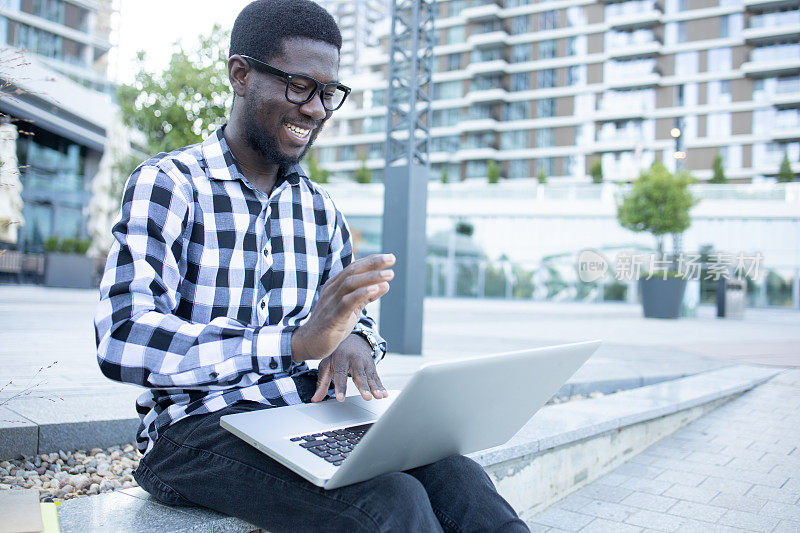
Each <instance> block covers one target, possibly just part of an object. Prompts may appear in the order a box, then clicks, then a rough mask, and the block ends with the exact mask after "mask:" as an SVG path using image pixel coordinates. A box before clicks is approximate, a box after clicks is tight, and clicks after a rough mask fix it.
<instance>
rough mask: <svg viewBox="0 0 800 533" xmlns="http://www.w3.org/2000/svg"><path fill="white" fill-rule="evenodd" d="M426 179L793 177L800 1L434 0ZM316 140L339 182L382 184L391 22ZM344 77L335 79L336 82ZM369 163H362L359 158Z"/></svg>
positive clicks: (798, 145)
mask: <svg viewBox="0 0 800 533" xmlns="http://www.w3.org/2000/svg"><path fill="white" fill-rule="evenodd" d="M436 9H437V19H436V23H435V28H436V32H437V46H436V47H435V50H434V52H435V66H434V72H435V74H434V76H433V81H434V84H433V85H434V86H433V98H434V101H433V115H432V123H431V132H432V150H431V155H430V158H431V164H432V170H433V172H432V179H439V178H440V176H441V174H442V173H443V172H446V174H447V179H448V181H456V180H464V179H472V178H476V179H477V178H485V177H486V175H487V165H488V162H489V161H490V160H494V161H496V162H497V163H498V165H499V166H500V168H501V174H502V176H503V177H505V178H510V179H515V178H530V177H535V176H537V175H538V174H539V173H543V174H545V175H546V177H547V178H548V179H549V180H560V181H588V180H589V177H588V173H589V169H590V167H591V165H592V164H593V162H594V161H595V160H600V161H601V162H602V169H603V174H604V178H605V180H607V181H625V180H630V179H633V178H635V177H636V176H637V175H638V172H639V169H640V168H645V167H647V166H649V165H650V164H652V162H653V161H655V160H657V159H658V160H662V161H664V162H665V164H667V166H668V167H671V168H673V169H674V168H676V164H677V163H678V161H677V160H676V158H675V152H676V149H677V146H678V145H677V143H676V139H675V137H674V134H676V133H678V132H676V131H674V129H675V128H676V127H679V129H680V143H681V148H682V150H681V151H682V152H683V153H682V154H679V157H682V159H681V164H682V165H683V166H684V167H685V168H686V169H688V170H690V171H691V172H692V173H693V174H694V175H695V176H696V177H697V178H698V179H699V180H701V181H702V180H707V179H709V178H710V177H711V165H712V161H713V158H714V157H715V155H716V154H720V155H721V156H722V159H723V164H724V168H725V171H726V174H727V176H728V178H729V179H730V180H731V181H738V182H749V181H751V180H753V179H756V180H758V179H761V178H762V177H770V176H774V175H775V174H776V173H777V171H778V168H779V165H780V162H781V160H782V159H783V157H784V154H788V157H789V159H790V161H791V162H792V165H793V169H794V170H795V172H800V0H627V1H621V2H618V1H601V2H597V1H589V0H544V1H539V2H535V3H533V2H529V1H524V0H505V1H503V0H497V1H491V0H489V1H467V0H438V1H437V3H436ZM382 29H383V32H384V34H383V36H382V37H381V45H380V47H379V48H378V49H376V50H373V51H372V56H369V57H365V58H364V59H363V61H364V64H365V65H366V66H368V67H369V71H368V72H366V73H363V74H360V75H358V76H354V77H353V78H352V79H345V80H344V82H345V83H348V84H349V85H351V86H352V87H353V88H354V90H353V93H352V94H351V96H350V99H349V101H348V102H347V103H346V104H345V106H344V107H343V108H342V109H341V110H339V111H337V112H336V114H335V115H334V118H333V119H332V120H331V124H330V125H329V127H328V131H327V133H326V134H324V136H321V137H320V139H318V141H317V148H315V150H316V157H317V158H318V160H319V161H320V163H321V165H322V166H324V167H325V168H327V169H329V170H331V171H332V172H333V174H334V175H337V176H340V177H350V176H351V175H352V173H353V171H354V170H355V169H356V168H358V167H360V166H361V165H363V164H366V166H367V167H369V168H371V169H373V171H374V174H373V175H374V177H375V178H376V179H380V177H381V175H382V168H383V160H382V153H383V143H384V141H385V134H386V131H385V129H386V125H385V116H386V79H387V74H386V73H387V61H388V57H387V52H386V51H387V50H388V23H387V24H385V25H384V26H383V27H382ZM343 79H344V78H343ZM364 160H365V162H362V161H364Z"/></svg>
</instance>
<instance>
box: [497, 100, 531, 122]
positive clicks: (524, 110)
mask: <svg viewBox="0 0 800 533" xmlns="http://www.w3.org/2000/svg"><path fill="white" fill-rule="evenodd" d="M530 111H531V105H530V101H528V100H525V101H522V102H508V103H506V104H505V106H504V107H503V120H525V119H526V118H528V115H529V114H530Z"/></svg>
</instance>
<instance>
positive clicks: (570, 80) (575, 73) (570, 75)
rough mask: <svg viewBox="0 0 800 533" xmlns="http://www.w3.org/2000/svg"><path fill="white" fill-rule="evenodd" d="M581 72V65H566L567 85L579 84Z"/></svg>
mask: <svg viewBox="0 0 800 533" xmlns="http://www.w3.org/2000/svg"><path fill="white" fill-rule="evenodd" d="M581 72H582V69H581V65H572V66H571V67H567V85H580V84H581Z"/></svg>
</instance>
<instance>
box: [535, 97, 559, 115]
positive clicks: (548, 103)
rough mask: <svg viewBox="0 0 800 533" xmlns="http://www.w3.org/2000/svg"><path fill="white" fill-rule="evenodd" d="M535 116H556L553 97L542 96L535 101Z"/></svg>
mask: <svg viewBox="0 0 800 533" xmlns="http://www.w3.org/2000/svg"><path fill="white" fill-rule="evenodd" d="M536 111H537V116H538V117H539V118H549V117H554V116H556V100H555V98H542V99H541V100H539V101H538V102H537V103H536Z"/></svg>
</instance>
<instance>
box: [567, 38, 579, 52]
mask: <svg viewBox="0 0 800 533" xmlns="http://www.w3.org/2000/svg"><path fill="white" fill-rule="evenodd" d="M567 55H568V56H575V55H578V37H577V36H575V35H573V36H572V37H570V38H568V39H567Z"/></svg>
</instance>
